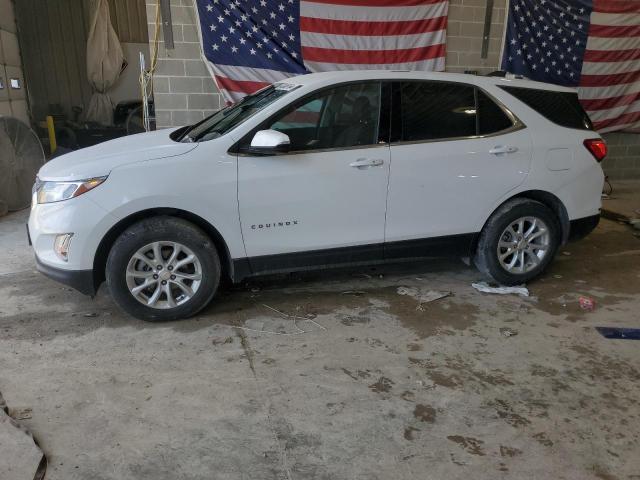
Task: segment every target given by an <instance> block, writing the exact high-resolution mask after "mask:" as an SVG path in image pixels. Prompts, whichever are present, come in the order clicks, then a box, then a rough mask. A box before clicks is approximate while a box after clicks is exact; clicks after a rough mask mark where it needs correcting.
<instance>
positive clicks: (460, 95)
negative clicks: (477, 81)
mask: <svg viewBox="0 0 640 480" xmlns="http://www.w3.org/2000/svg"><path fill="white" fill-rule="evenodd" d="M400 89H401V105H402V107H401V108H402V134H401V138H402V140H403V141H405V142H411V141H419V140H435V139H439V138H452V137H466V136H473V135H475V134H476V107H475V95H474V87H472V86H470V85H458V84H453V83H444V82H440V83H438V82H403V83H401V84H400Z"/></svg>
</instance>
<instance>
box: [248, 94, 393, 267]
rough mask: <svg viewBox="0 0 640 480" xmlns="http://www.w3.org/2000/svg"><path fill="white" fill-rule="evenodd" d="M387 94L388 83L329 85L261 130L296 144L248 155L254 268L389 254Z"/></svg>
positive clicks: (342, 261) (250, 245)
mask: <svg viewBox="0 0 640 480" xmlns="http://www.w3.org/2000/svg"><path fill="white" fill-rule="evenodd" d="M385 93H387V92H386V89H385ZM382 97H383V96H382V85H381V83H380V82H365V83H355V84H354V83H352V84H347V85H343V86H338V87H334V88H331V89H324V90H322V91H320V92H319V93H317V94H313V95H311V96H308V97H305V98H304V99H302V100H299V101H297V102H295V103H294V104H292V106H291V107H288V108H286V109H285V110H284V111H282V112H281V113H280V114H278V115H276V117H275V118H274V119H272V120H270V121H268V122H266V123H265V124H264V125H261V126H260V127H259V128H258V129H259V130H267V129H272V130H277V131H280V132H282V133H285V134H286V135H288V136H289V139H290V141H291V149H290V152H288V153H286V154H278V155H273V156H248V155H243V154H240V155H239V156H238V201H239V208H240V222H241V225H242V235H243V238H244V243H245V248H246V252H247V256H248V257H250V263H251V267H252V270H253V271H254V272H258V271H262V272H264V271H277V270H291V269H295V268H303V267H305V266H320V265H328V264H347V263H353V262H358V261H370V260H373V259H376V258H381V257H382V247H381V246H382V244H383V241H384V223H385V208H386V194H387V183H388V179H389V159H390V152H389V145H388V143H387V142H386V139H387V137H386V135H387V134H388V122H387V126H385V125H384V124H385V122H384V121H383V122H381V121H380V118H381V116H380V111H381V105H382V103H384V102H383V101H382ZM386 114H388V112H386ZM249 136H250V137H251V135H249ZM249 142H250V138H249Z"/></svg>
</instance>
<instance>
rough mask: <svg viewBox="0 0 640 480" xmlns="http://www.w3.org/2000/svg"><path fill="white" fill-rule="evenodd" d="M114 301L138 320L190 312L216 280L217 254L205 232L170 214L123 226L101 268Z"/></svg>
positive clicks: (206, 296)
mask: <svg viewBox="0 0 640 480" xmlns="http://www.w3.org/2000/svg"><path fill="white" fill-rule="evenodd" d="M106 277H107V284H108V285H109V290H110V291H111V294H112V296H113V298H114V300H115V301H116V302H117V303H118V305H120V307H121V308H122V309H124V310H125V311H126V312H127V313H129V314H130V315H132V316H134V317H136V318H139V319H141V320H148V321H164V320H178V319H182V318H187V317H189V316H192V315H195V314H196V313H198V312H199V311H200V310H202V309H203V308H204V307H205V306H206V305H207V304H208V303H209V302H210V301H211V299H212V298H213V296H214V294H215V292H216V290H217V288H218V285H219V283H220V259H219V257H218V254H217V252H216V249H215V246H214V245H213V243H212V242H211V240H210V239H209V237H208V236H207V235H206V234H205V233H204V232H202V230H200V229H199V228H198V227H196V226H195V225H193V224H191V223H189V222H187V221H185V220H182V219H179V218H174V217H154V218H150V219H147V220H143V221H141V222H139V223H136V224H134V225H133V226H131V227H129V228H128V229H127V230H126V231H125V232H124V233H122V235H121V236H120V237H119V238H118V240H116V242H115V244H114V245H113V247H112V249H111V252H110V253H109V257H108V259H107V269H106Z"/></svg>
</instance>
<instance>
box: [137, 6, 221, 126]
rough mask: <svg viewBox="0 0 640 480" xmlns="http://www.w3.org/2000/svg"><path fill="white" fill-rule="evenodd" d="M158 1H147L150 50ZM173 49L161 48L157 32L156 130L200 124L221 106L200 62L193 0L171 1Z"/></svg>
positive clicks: (155, 78) (216, 91) (161, 37)
mask: <svg viewBox="0 0 640 480" xmlns="http://www.w3.org/2000/svg"><path fill="white" fill-rule="evenodd" d="M157 4H158V0H147V21H148V23H149V44H150V46H151V49H153V40H154V36H155V18H156V8H157ZM171 15H172V20H173V38H174V46H175V48H174V49H172V50H167V49H166V48H165V47H164V36H163V34H162V28H160V35H159V39H160V43H159V50H158V52H159V55H158V66H157V70H156V74H155V76H154V85H153V91H154V99H155V108H156V124H157V127H158V128H167V127H172V126H180V125H187V124H190V123H195V122H197V121H198V120H202V119H203V118H204V117H205V116H209V115H211V114H212V113H213V112H215V111H216V110H219V109H220V108H221V106H222V105H223V104H224V103H223V101H222V96H221V95H220V94H219V93H218V90H217V89H216V86H215V83H214V82H213V79H212V78H211V76H210V75H209V72H208V70H207V68H206V66H205V64H204V62H203V61H202V60H201V58H200V40H199V38H198V26H197V21H198V18H197V13H196V7H195V4H194V0H171Z"/></svg>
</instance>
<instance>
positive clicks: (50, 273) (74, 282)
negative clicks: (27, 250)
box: [36, 256, 96, 297]
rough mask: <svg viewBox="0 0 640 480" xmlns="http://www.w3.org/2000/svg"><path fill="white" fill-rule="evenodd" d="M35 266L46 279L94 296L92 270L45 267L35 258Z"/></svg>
mask: <svg viewBox="0 0 640 480" xmlns="http://www.w3.org/2000/svg"><path fill="white" fill-rule="evenodd" d="M36 266H37V268H38V271H39V272H40V273H42V274H43V275H45V276H46V277H49V278H51V279H52V280H55V281H56V282H60V283H62V284H64V285H67V286H69V287H71V288H74V289H75V290H77V291H79V292H80V293H84V294H85V295H90V296H92V297H93V296H94V295H95V294H96V288H95V285H94V281H93V280H94V278H93V270H63V269H61V268H55V267H51V266H49V265H45V264H44V263H42V262H41V261H40V259H39V258H38V257H37V256H36Z"/></svg>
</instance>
